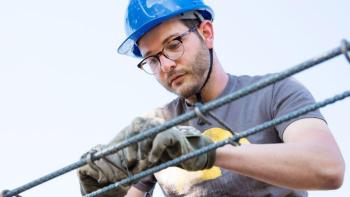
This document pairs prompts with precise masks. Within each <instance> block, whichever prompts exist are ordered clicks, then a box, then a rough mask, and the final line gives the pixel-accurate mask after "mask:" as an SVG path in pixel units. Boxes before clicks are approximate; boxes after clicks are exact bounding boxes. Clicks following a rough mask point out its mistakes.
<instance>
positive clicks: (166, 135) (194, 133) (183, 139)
mask: <svg viewBox="0 0 350 197" xmlns="http://www.w3.org/2000/svg"><path fill="white" fill-rule="evenodd" d="M211 143H213V141H212V140H211V139H210V138H208V137H206V136H203V135H202V134H201V132H200V131H198V130H197V129H195V128H194V127H190V126H176V127H173V128H171V129H168V130H167V131H164V132H162V133H159V134H158V135H157V136H156V137H155V139H154V140H153V145H152V149H151V152H150V155H149V161H150V162H152V163H159V161H161V162H166V161H169V160H172V159H175V158H177V157H179V156H181V155H184V154H187V153H189V152H192V151H194V150H197V149H199V148H202V147H204V146H207V145H209V144H211ZM214 162H215V150H214V151H210V152H207V153H204V154H202V155H199V156H197V157H194V158H192V159H189V160H186V161H184V162H182V163H181V164H180V166H179V167H181V168H183V169H185V170H189V171H197V170H203V169H208V168H211V167H212V166H213V165H214Z"/></svg>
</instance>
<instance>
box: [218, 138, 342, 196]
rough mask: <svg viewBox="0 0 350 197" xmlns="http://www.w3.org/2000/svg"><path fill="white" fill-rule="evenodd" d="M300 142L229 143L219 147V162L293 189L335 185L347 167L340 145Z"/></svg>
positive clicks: (249, 174) (245, 173)
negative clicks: (339, 152)
mask: <svg viewBox="0 0 350 197" xmlns="http://www.w3.org/2000/svg"><path fill="white" fill-rule="evenodd" d="M326 147H328V148H324V146H323V144H316V143H309V142H305V143H303V142H299V143H292V142H291V143H283V144H265V145H255V144H249V145H243V146H240V147H233V146H230V145H227V146H225V147H222V148H220V149H218V150H217V158H216V165H217V166H220V167H223V168H226V169H229V170H233V171H235V172H237V173H239V174H242V175H245V176H249V177H252V178H255V179H258V180H260V181H263V182H267V183H270V184H273V185H278V186H282V187H287V188H292V189H303V190H310V189H334V188H337V187H339V185H341V182H342V179H339V177H341V176H339V174H342V173H343V171H344V165H343V161H342V157H341V156H338V155H339V154H338V149H337V147H334V148H329V146H326Z"/></svg>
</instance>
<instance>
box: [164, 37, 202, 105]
mask: <svg viewBox="0 0 350 197" xmlns="http://www.w3.org/2000/svg"><path fill="white" fill-rule="evenodd" d="M208 72H209V50H208V48H207V46H206V45H205V43H204V42H201V46H200V48H199V50H198V52H197V54H196V55H195V56H194V58H193V59H192V61H190V62H189V63H188V64H187V65H186V66H185V67H184V68H181V69H178V70H176V69H174V70H171V71H170V72H169V73H168V77H167V78H168V79H171V78H172V76H174V75H179V74H184V75H185V77H186V79H187V80H186V81H184V82H183V83H181V84H179V85H176V86H178V87H172V85H171V84H170V83H169V82H161V81H160V80H159V82H160V83H161V84H162V85H163V86H164V87H165V88H166V89H167V90H168V91H170V92H172V93H174V94H176V95H178V96H180V97H183V98H186V99H187V98H190V97H192V96H195V95H196V94H197V93H200V91H201V89H202V88H203V85H204V82H205V80H206V78H207V75H208Z"/></svg>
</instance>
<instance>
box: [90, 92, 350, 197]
mask: <svg viewBox="0 0 350 197" xmlns="http://www.w3.org/2000/svg"><path fill="white" fill-rule="evenodd" d="M349 96H350V90H348V91H345V92H343V93H341V94H338V95H335V96H333V97H331V98H328V99H325V100H323V101H321V102H317V103H314V104H311V105H307V106H305V107H302V108H300V109H298V110H295V111H293V112H290V113H288V114H286V115H283V116H281V117H279V118H276V119H273V120H270V121H267V122H265V123H262V124H260V125H258V126H255V127H253V128H250V129H248V130H245V131H242V132H240V133H239V134H238V135H236V136H233V137H230V138H228V139H225V140H223V141H219V142H216V143H213V144H210V145H208V146H205V147H203V148H200V149H198V150H195V151H193V152H190V153H188V154H185V155H182V156H180V157H178V158H176V159H173V160H171V161H168V162H165V163H162V164H160V165H158V166H155V167H153V168H150V169H148V170H145V171H143V172H140V173H138V174H135V175H133V176H130V177H128V178H125V179H123V180H121V181H119V182H116V183H113V184H111V185H108V186H106V187H104V188H101V189H99V190H97V191H95V192H91V193H89V194H87V195H85V196H84V197H95V196H98V195H100V194H102V193H105V192H107V191H110V190H112V189H116V188H118V187H119V186H120V185H124V184H127V183H130V182H133V181H136V180H138V179H140V178H143V177H146V176H148V175H151V174H153V173H156V172H159V171H161V170H163V169H165V168H167V167H170V166H174V165H176V164H180V163H181V162H182V161H185V160H187V159H190V158H193V157H196V156H198V155H201V154H204V153H206V152H208V151H211V150H215V149H217V148H220V147H222V146H224V145H226V144H231V143H232V142H238V140H239V139H240V138H243V137H247V136H249V135H253V134H255V133H258V132H261V131H263V130H264V129H267V128H269V127H272V126H276V125H278V124H280V123H282V122H285V121H288V120H291V119H293V118H296V117H298V116H301V115H303V114H306V113H308V112H310V111H314V110H317V109H319V108H321V107H325V106H327V105H329V104H332V103H335V102H336V101H339V100H342V99H345V98H347V97H349Z"/></svg>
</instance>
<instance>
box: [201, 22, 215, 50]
mask: <svg viewBox="0 0 350 197" xmlns="http://www.w3.org/2000/svg"><path fill="white" fill-rule="evenodd" d="M198 30H199V32H200V34H201V35H202V37H203V40H204V42H205V43H206V45H207V47H208V48H209V49H212V48H213V47H214V28H213V22H211V21H210V20H204V21H203V22H202V23H201V24H200V26H199V28H198Z"/></svg>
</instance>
